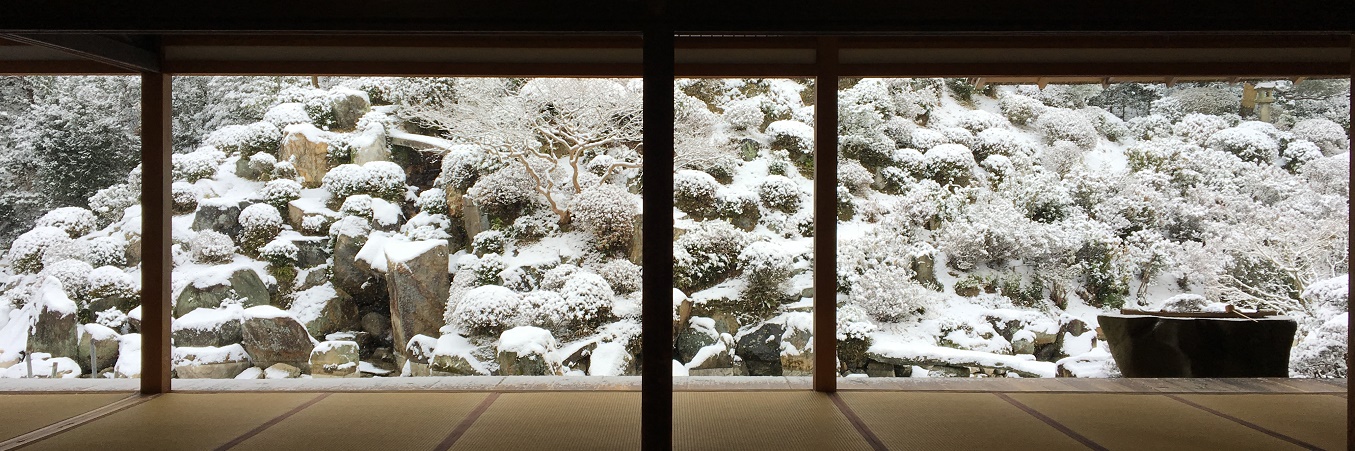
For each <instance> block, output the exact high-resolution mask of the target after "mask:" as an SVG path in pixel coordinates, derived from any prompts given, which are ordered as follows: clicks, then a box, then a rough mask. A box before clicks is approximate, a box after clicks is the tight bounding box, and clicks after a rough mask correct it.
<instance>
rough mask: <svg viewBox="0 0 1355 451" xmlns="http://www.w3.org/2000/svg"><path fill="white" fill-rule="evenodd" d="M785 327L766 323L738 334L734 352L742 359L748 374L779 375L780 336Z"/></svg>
mask: <svg viewBox="0 0 1355 451" xmlns="http://www.w3.org/2000/svg"><path fill="white" fill-rule="evenodd" d="M785 334H786V327H785V326H782V325H780V324H776V323H766V324H763V325H761V326H758V328H756V329H753V330H750V331H748V332H745V333H742V334H739V337H738V338H737V342H738V345H737V346H736V347H735V354H737V355H738V356H739V357H740V358H742V359H743V363H744V365H745V366H746V367H747V369H748V375H749V376H781V375H782V370H781V337H782V336H784V335H785Z"/></svg>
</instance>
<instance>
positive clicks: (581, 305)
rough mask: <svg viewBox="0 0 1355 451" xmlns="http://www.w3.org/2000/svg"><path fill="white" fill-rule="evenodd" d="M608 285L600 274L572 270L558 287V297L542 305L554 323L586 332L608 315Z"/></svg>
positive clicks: (609, 299)
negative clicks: (558, 300) (561, 285)
mask: <svg viewBox="0 0 1355 451" xmlns="http://www.w3.org/2000/svg"><path fill="white" fill-rule="evenodd" d="M612 296H614V293H613V291H612V287H611V285H609V284H608V283H607V280H606V279H603V278H602V276H599V275H597V274H593V273H591V272H587V271H579V272H577V273H574V277H570V278H569V280H568V281H566V282H565V285H564V287H561V288H560V300H561V301H562V302H560V303H557V304H554V305H543V306H542V309H543V310H544V312H545V313H546V315H548V316H549V317H551V318H553V319H554V320H555V321H554V322H555V323H556V324H559V325H561V326H563V327H564V329H565V330H570V331H574V333H576V334H579V333H587V332H588V331H591V330H592V329H594V328H596V327H598V326H600V325H602V323H604V322H605V321H606V320H607V319H609V318H611V316H612Z"/></svg>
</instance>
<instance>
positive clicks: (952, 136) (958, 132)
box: [940, 127, 974, 147]
mask: <svg viewBox="0 0 1355 451" xmlns="http://www.w3.org/2000/svg"><path fill="white" fill-rule="evenodd" d="M940 132H941V135H942V136H945V137H946V142H948V143H951V144H959V145H962V146H965V147H973V146H974V134H973V133H970V132H969V130H965V129H963V128H960V127H944V128H942V129H940Z"/></svg>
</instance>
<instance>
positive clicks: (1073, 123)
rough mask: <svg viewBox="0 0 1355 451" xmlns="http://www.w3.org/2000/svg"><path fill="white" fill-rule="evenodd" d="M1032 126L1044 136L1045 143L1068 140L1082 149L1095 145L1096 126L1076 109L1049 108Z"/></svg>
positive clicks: (1096, 137) (1096, 136)
mask: <svg viewBox="0 0 1355 451" xmlns="http://www.w3.org/2000/svg"><path fill="white" fill-rule="evenodd" d="M1034 126H1035V129H1036V130H1039V131H1040V134H1041V135H1043V136H1044V140H1045V143H1053V142H1055V141H1069V142H1072V143H1074V144H1077V145H1078V147H1081V148H1084V149H1091V148H1094V147H1096V142H1097V139H1098V134H1097V133H1096V127H1094V126H1092V123H1091V121H1089V120H1087V116H1086V115H1083V114H1081V113H1078V112H1077V111H1073V110H1067V109H1062V108H1051V109H1049V110H1047V111H1045V112H1044V113H1043V114H1041V115H1040V117H1039V119H1036V120H1035V124H1034Z"/></svg>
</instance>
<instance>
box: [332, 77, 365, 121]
mask: <svg viewBox="0 0 1355 451" xmlns="http://www.w3.org/2000/svg"><path fill="white" fill-rule="evenodd" d="M329 97H330V99H331V100H330V109H331V111H333V113H334V128H336V129H340V130H351V129H353V127H354V126H356V125H357V124H358V119H362V116H363V115H365V114H367V111H368V110H369V109H371V107H372V105H371V101H369V100H368V99H367V94H366V93H364V92H362V91H358V90H356V89H352V88H348V87H343V86H338V87H335V88H333V89H330V91H329Z"/></svg>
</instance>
